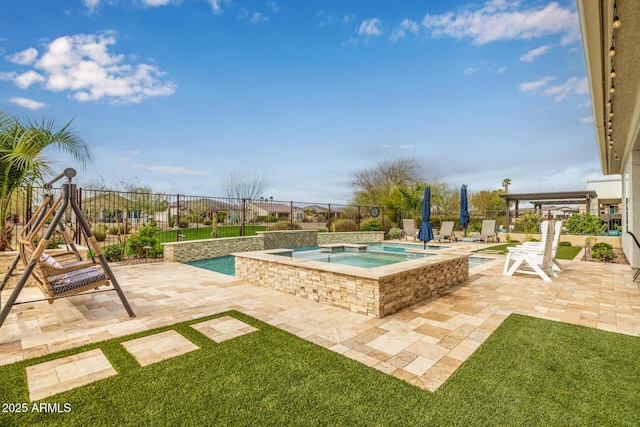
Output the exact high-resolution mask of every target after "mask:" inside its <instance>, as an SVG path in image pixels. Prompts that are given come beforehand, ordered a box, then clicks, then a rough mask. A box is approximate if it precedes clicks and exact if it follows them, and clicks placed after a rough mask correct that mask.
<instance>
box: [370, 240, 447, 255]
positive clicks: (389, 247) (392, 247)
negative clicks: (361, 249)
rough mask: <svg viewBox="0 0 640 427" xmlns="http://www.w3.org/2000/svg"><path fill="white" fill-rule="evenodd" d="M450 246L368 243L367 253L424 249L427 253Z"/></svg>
mask: <svg viewBox="0 0 640 427" xmlns="http://www.w3.org/2000/svg"><path fill="white" fill-rule="evenodd" d="M450 248H452V246H441V245H426V246H425V245H412V244H411V243H386V242H381V243H369V244H367V250H368V251H384V252H401V253H404V252H406V250H407V249H426V250H428V251H440V250H443V249H450Z"/></svg>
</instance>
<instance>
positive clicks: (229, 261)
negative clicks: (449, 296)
mask: <svg viewBox="0 0 640 427" xmlns="http://www.w3.org/2000/svg"><path fill="white" fill-rule="evenodd" d="M372 246H373V247H374V251H375V249H376V248H379V247H380V246H379V245H378V244H374V245H367V250H369V248H370V247H372ZM385 247H386V248H387V249H391V250H390V251H386V250H385V252H391V253H388V254H387V253H379V252H378V253H376V252H369V253H366V254H365V253H360V255H359V256H355V255H354V254H353V253H350V252H332V253H321V252H320V249H319V248H317V247H314V248H304V250H294V251H293V252H292V254H293V255H292V258H298V259H307V260H316V261H324V262H332V263H335V264H342V265H351V266H354V267H364V268H375V267H380V266H383V265H389V264H393V263H396V262H402V261H406V260H409V259H415V258H418V257H427V256H430V255H431V254H415V253H404V248H395V247H393V246H386V245H385ZM400 249H402V251H400ZM396 250H397V252H400V253H394V252H396ZM394 255H401V256H402V257H403V258H402V259H400V258H395V257H394ZM329 258H330V259H329ZM493 260H494V258H482V257H474V256H472V257H469V268H473V267H477V266H479V265H482V264H484V263H486V262H489V261H493ZM186 264H187V265H192V266H194V267H199V268H204V269H205V270H210V271H215V272H216V273H222V274H226V275H228V276H235V274H236V265H235V257H234V256H233V255H226V256H222V257H218V258H209V259H201V260H199V261H190V262H187V263H186Z"/></svg>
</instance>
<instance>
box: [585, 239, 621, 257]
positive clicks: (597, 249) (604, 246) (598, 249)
mask: <svg viewBox="0 0 640 427" xmlns="http://www.w3.org/2000/svg"><path fill="white" fill-rule="evenodd" d="M616 257H617V255H616V253H615V252H613V246H611V245H610V244H609V243H605V242H600V243H596V244H595V245H593V247H592V248H591V258H595V259H599V260H602V261H612V260H614V259H616Z"/></svg>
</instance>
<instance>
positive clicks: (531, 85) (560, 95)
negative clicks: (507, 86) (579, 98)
mask: <svg viewBox="0 0 640 427" xmlns="http://www.w3.org/2000/svg"><path fill="white" fill-rule="evenodd" d="M552 80H554V78H553V77H549V76H545V77H543V78H541V79H539V80H536V81H533V82H527V83H521V84H520V85H519V86H518V88H519V89H520V91H521V92H531V91H536V90H539V89H542V92H541V93H540V95H541V96H544V97H550V96H552V97H553V98H554V100H555V102H560V101H562V100H564V99H566V98H567V97H568V96H569V95H584V94H587V93H589V83H588V81H587V78H586V77H570V78H568V79H567V80H566V81H565V82H564V83H562V84H558V85H553V86H549V85H548V83H549V82H551V81H552Z"/></svg>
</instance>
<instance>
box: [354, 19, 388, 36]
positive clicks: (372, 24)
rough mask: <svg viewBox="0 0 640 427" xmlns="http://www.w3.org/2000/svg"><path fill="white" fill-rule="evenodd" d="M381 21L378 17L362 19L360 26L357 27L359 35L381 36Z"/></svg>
mask: <svg viewBox="0 0 640 427" xmlns="http://www.w3.org/2000/svg"><path fill="white" fill-rule="evenodd" d="M381 24H382V21H380V19H378V18H369V19H365V20H364V21H362V24H360V28H359V29H358V34H359V35H361V36H381V35H382V30H381V29H380V25H381Z"/></svg>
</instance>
